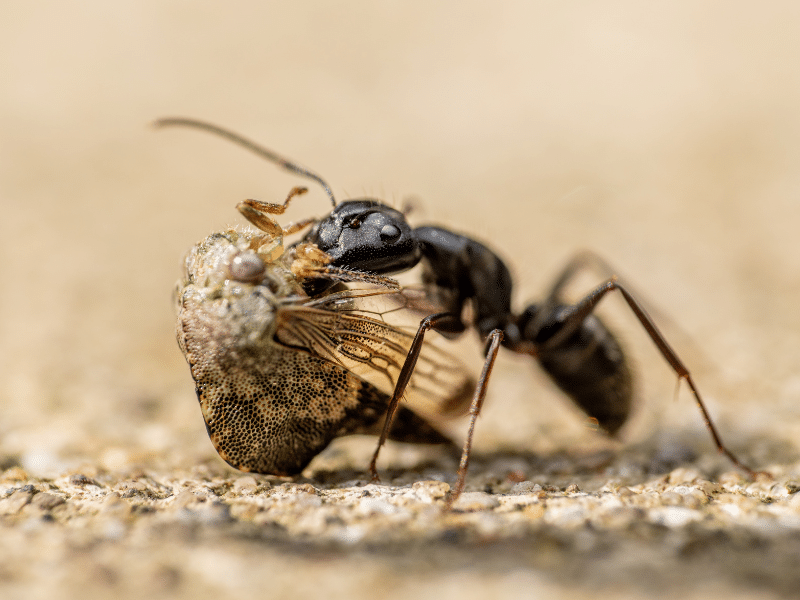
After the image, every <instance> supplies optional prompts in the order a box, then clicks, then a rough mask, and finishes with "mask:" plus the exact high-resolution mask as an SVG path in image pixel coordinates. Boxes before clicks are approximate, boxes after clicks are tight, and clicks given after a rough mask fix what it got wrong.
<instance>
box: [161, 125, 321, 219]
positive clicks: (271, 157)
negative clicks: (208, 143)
mask: <svg viewBox="0 0 800 600" xmlns="http://www.w3.org/2000/svg"><path fill="white" fill-rule="evenodd" d="M153 126H154V127H174V126H177V127H191V128H194V129H200V130H201V131H206V132H208V133H213V134H214V135H218V136H219V137H221V138H225V139H226V140H228V141H229V142H233V143H234V144H237V145H238V146H241V147H242V148H246V149H247V150H250V152H253V153H254V154H257V155H258V156H260V157H261V158H266V159H267V160H268V161H270V162H273V163H275V164H276V165H278V166H279V167H281V168H283V169H286V170H287V171H290V172H292V173H296V174H297V175H302V176H303V177H307V178H308V179H312V180H314V181H316V182H317V183H318V184H320V185H321V186H322V187H323V189H324V190H325V192H326V193H327V194H328V197H329V198H330V199H331V203H332V204H333V206H334V207H335V206H336V198H334V197H333V192H332V191H331V188H330V186H329V185H328V184H327V183H326V182H325V180H324V179H323V178H322V177H320V176H319V175H317V174H316V173H314V171H310V170H309V169H306V168H305V167H301V166H300V165H298V164H297V163H294V162H292V161H290V160H288V159H286V158H284V157H282V156H281V155H280V154H276V153H275V152H273V151H272V150H268V149H267V148H264V147H263V146H260V145H258V144H256V143H255V142H253V141H251V140H248V139H247V138H246V137H243V136H241V135H239V134H238V133H234V132H233V131H229V130H228V129H223V128H222V127H219V126H217V125H213V124H211V123H207V122H205V121H199V120H197V119H188V118H185V117H167V118H164V119H158V120H157V121H154V122H153Z"/></svg>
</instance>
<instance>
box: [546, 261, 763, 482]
mask: <svg viewBox="0 0 800 600" xmlns="http://www.w3.org/2000/svg"><path fill="white" fill-rule="evenodd" d="M614 290H617V291H619V293H620V294H622V297H623V298H624V299H625V302H627V304H628V306H629V307H630V309H631V310H632V311H633V314H634V315H636V318H637V319H639V323H641V325H642V327H644V330H645V331H646V332H647V335H649V336H650V339H651V340H652V341H653V343H654V344H655V346H656V348H658V350H659V352H661V356H663V357H664V360H666V361H667V363H668V364H669V365H670V367H672V370H673V371H675V374H676V375H677V376H678V378H679V379H682V380H684V381H686V383H687V385H688V386H689V389H690V390H691V392H692V395H693V396H694V399H695V403H696V404H697V407H698V408H699V409H700V413H701V414H702V415H703V421H704V422H705V424H706V428H707V429H708V431H709V433H710V434H711V437H712V438H713V440H714V443H715V444H716V446H717V450H719V452H720V453H722V454H724V455H725V456H727V457H728V459H729V460H730V461H731V462H732V463H733V464H734V465H736V466H737V467H739V468H740V469H742V470H743V471H745V472H746V473H747V474H748V475H750V476H751V477H755V476H756V475H757V473H756V472H755V471H753V470H752V469H751V468H750V467H748V466H746V465H745V464H744V463H742V462H741V461H740V460H739V459H738V458H737V457H736V456H735V455H734V454H733V453H732V452H731V451H730V450H728V448H727V447H726V446H725V444H724V443H723V442H722V439H721V438H720V435H719V432H718V431H717V428H716V426H715V425H714V423H713V421H712V420H711V415H710V414H709V412H708V409H707V408H706V405H705V403H704V402H703V399H702V398H701V396H700V391H699V390H698V389H697V386H696V385H695V383H694V379H693V378H692V375H691V373H690V372H689V369H688V368H687V367H686V365H684V364H683V361H682V360H681V359H680V358H679V357H678V355H677V353H676V352H675V351H674V350H673V349H672V347H671V346H670V345H669V343H668V342H667V340H666V338H665V337H664V335H663V334H662V333H661V331H660V330H659V329H658V327H657V326H656V324H655V323H654V322H653V320H652V319H651V318H650V316H649V315H648V314H647V312H646V311H645V310H644V308H643V307H642V306H641V304H639V302H638V301H637V300H636V298H635V297H634V296H633V295H632V294H631V293H630V292H629V291H628V290H627V289H625V287H623V286H622V285H620V284H619V282H618V281H617V280H616V278H614V277H612V278H611V279H609V280H607V281H606V282H604V283H602V284H601V285H599V286H598V287H597V288H595V289H594V290H593V291H592V292H590V293H589V294H588V295H587V296H586V297H585V298H583V299H582V300H581V301H580V302H578V303H577V304H576V305H575V307H574V308H575V310H574V311H573V313H572V314H571V315H570V316H569V317H568V319H569V321H570V322H571V323H576V322H581V321H583V320H584V319H586V317H587V316H588V315H589V314H590V313H591V312H592V311H593V310H594V308H595V307H596V306H597V304H598V302H600V300H602V299H603V297H605V295H606V294H607V293H608V292H612V291H614ZM566 325H567V326H565V327H564V331H570V330H572V329H573V327H570V326H569V323H567V324H566ZM561 337H562V336H561V335H559V334H556V335H555V336H554V337H553V338H552V339H551V340H549V341H548V345H549V344H551V343H552V344H557V343H559V342H560V341H562V340H561V339H557V338H561Z"/></svg>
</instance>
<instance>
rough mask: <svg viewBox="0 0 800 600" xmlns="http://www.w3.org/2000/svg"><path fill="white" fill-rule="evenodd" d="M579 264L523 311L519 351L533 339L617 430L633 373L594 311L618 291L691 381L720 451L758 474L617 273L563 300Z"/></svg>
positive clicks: (552, 371)
mask: <svg viewBox="0 0 800 600" xmlns="http://www.w3.org/2000/svg"><path fill="white" fill-rule="evenodd" d="M573 264H577V263H573ZM573 264H571V265H570V267H568V268H567V270H566V271H565V275H562V277H560V278H559V279H558V281H557V283H556V285H555V286H554V288H553V292H552V293H551V295H550V298H548V301H547V302H545V304H544V305H542V306H536V305H532V306H530V307H528V308H527V309H526V310H525V311H524V312H523V314H522V315H520V317H519V320H518V322H517V327H518V328H519V331H520V336H521V338H522V340H523V342H521V349H520V350H518V351H525V350H524V348H529V346H525V344H530V345H531V346H532V348H533V352H531V353H532V354H535V355H536V356H537V357H538V358H539V361H540V362H541V364H542V367H543V368H544V370H545V371H546V372H547V373H548V375H550V376H551V378H552V379H553V380H554V381H555V383H556V384H557V385H558V386H559V387H560V388H561V389H562V390H563V391H564V392H565V393H567V395H569V396H570V397H571V398H572V399H573V400H574V401H575V402H576V404H578V406H580V407H581V408H582V409H583V410H584V411H586V413H587V414H589V416H590V417H593V418H595V419H596V420H597V421H598V424H599V425H600V426H601V427H602V428H603V429H605V430H606V431H607V432H608V433H611V434H614V433H616V432H617V431H618V430H619V428H620V427H621V426H622V425H623V424H624V422H625V420H626V419H627V417H628V414H629V412H630V404H631V397H632V386H631V379H632V378H631V374H630V370H629V367H628V365H627V361H626V360H625V357H624V355H623V353H622V349H621V347H620V346H619V343H618V342H617V340H616V338H615V337H614V335H613V334H612V333H611V332H610V331H609V330H608V329H607V328H606V327H605V325H603V324H602V322H601V321H600V320H599V319H598V318H597V317H595V316H594V315H593V312H594V309H595V308H596V306H597V304H598V303H599V302H600V300H602V299H603V298H604V297H605V296H606V294H608V293H609V292H612V291H615V290H616V291H618V292H619V293H620V294H622V297H623V298H624V299H625V302H626V303H627V304H628V307H629V308H630V309H631V310H632V311H633V313H634V315H636V318H637V319H638V320H639V323H640V324H641V325H642V327H643V328H644V329H645V331H646V332H647V334H648V335H649V336H650V339H651V340H652V341H653V343H654V344H655V346H656V348H658V350H659V352H660V353H661V355H662V356H663V357H664V360H666V361H667V363H668V364H669V365H670V367H671V368H672V370H673V371H675V374H676V375H677V376H678V377H679V379H681V380H684V381H686V383H687V385H688V386H689V389H690V390H691V392H692V395H693V396H694V399H695V403H696V404H697V407H698V408H699V410H700V412H701V414H702V416H703V421H704V422H705V424H706V427H707V429H708V431H709V433H710V434H711V437H712V438H713V440H714V443H715V444H716V446H717V449H718V450H719V452H720V453H722V454H724V455H725V456H727V457H728V459H729V460H730V461H731V462H732V463H733V464H734V465H736V466H737V467H739V468H740V469H742V470H743V471H745V472H747V473H748V474H749V475H750V476H751V477H755V476H756V474H757V473H756V472H755V471H753V470H752V469H750V468H749V467H748V466H746V465H745V464H744V463H742V462H741V461H740V460H739V459H738V458H737V457H736V456H735V455H734V454H733V453H732V452H731V451H730V450H728V448H727V447H726V446H725V444H724V443H723V442H722V439H721V438H720V435H719V432H718V431H717V428H716V426H715V425H714V423H713V421H712V420H711V415H710V414H709V412H708V409H707V408H706V406H705V403H704V402H703V400H702V397H701V396H700V391H699V390H698V388H697V386H696V385H695V382H694V379H693V378H692V375H691V373H690V372H689V369H688V368H687V367H686V365H685V364H684V363H683V361H682V360H681V359H680V357H678V355H677V353H676V352H675V351H674V350H673V349H672V347H671V346H670V345H669V343H668V342H667V340H666V338H665V337H664V335H663V334H662V333H661V331H660V330H659V329H658V327H657V326H656V325H655V323H654V322H653V320H652V319H651V318H650V316H649V315H648V314H647V312H646V311H645V310H644V308H643V307H642V306H641V304H640V303H639V302H638V301H637V300H636V298H635V297H634V296H633V295H632V294H631V293H630V292H629V291H628V290H627V289H626V288H625V287H624V286H622V285H621V284H620V283H619V282H618V281H617V279H616V278H615V277H612V278H610V279H608V280H607V281H606V282H604V283H603V284H601V285H600V286H598V287H597V288H595V289H594V290H593V291H592V292H590V293H589V294H588V295H587V296H586V297H585V298H583V299H582V300H581V301H580V302H578V303H577V304H575V305H564V304H559V303H557V301H556V298H557V297H558V294H559V292H560V289H561V287H562V286H563V284H564V283H565V282H566V280H567V279H568V278H569V277H570V276H571V274H572V273H573V272H574V270H575V268H574V266H573Z"/></svg>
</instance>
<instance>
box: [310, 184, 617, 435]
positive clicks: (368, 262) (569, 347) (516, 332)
mask: <svg viewBox="0 0 800 600" xmlns="http://www.w3.org/2000/svg"><path fill="white" fill-rule="evenodd" d="M303 241H304V242H310V243H313V244H316V245H317V246H318V247H319V248H320V249H321V250H323V251H324V252H325V253H326V254H328V255H329V256H330V257H331V258H332V259H333V262H332V263H331V264H332V266H335V267H347V268H349V269H357V270H362V271H368V272H371V273H376V274H380V275H392V274H395V273H400V272H402V271H406V270H408V269H410V268H412V267H414V266H415V265H416V264H417V263H419V262H422V265H423V272H422V279H423V284H424V285H425V286H426V290H427V292H428V294H429V295H430V296H432V297H433V298H435V299H436V300H437V303H438V304H439V305H441V306H442V307H443V310H444V311H445V312H446V313H447V314H448V315H449V318H443V319H441V320H440V321H439V323H437V325H436V326H435V327H433V328H434V329H435V330H437V331H440V332H442V333H445V334H458V333H461V332H463V331H465V330H466V329H467V328H468V327H470V326H473V327H474V328H475V329H476V330H477V332H478V334H479V335H480V336H481V337H483V338H487V337H488V336H489V335H490V334H491V333H492V332H493V331H497V330H499V331H500V332H502V335H503V341H502V345H503V346H504V347H506V348H509V349H510V350H513V351H515V352H523V353H527V354H531V355H533V356H536V357H537V358H538V360H539V363H540V364H541V366H542V368H543V369H544V370H545V372H547V374H548V375H550V377H551V378H552V379H553V381H554V382H555V383H556V384H557V385H558V386H559V387H560V388H561V389H562V390H563V391H564V392H565V393H566V394H567V395H568V396H569V397H570V398H571V399H572V400H573V401H574V402H575V403H576V404H577V405H578V406H579V407H580V408H581V409H583V411H584V412H586V414H588V415H589V416H590V417H591V418H593V419H595V420H596V421H597V423H598V424H599V426H600V427H601V428H603V429H604V430H605V431H607V432H608V433H610V434H614V433H616V432H617V431H618V430H619V429H620V427H621V426H622V425H623V424H624V423H625V420H626V419H627V417H628V414H629V413H630V407H631V398H632V386H631V373H630V370H629V368H628V363H627V362H626V360H625V356H624V354H623V352H622V350H621V348H620V345H619V343H618V342H617V340H616V338H615V337H614V335H613V334H612V333H611V332H610V331H609V330H608V329H607V328H606V327H605V326H604V325H603V323H602V322H601V321H600V320H599V319H598V318H597V317H595V316H594V315H592V314H583V313H581V312H579V311H577V310H576V308H575V307H573V306H570V305H566V304H563V303H562V302H560V301H558V299H557V297H556V296H554V295H551V298H549V299H548V300H547V301H546V302H544V303H543V304H539V305H535V304H534V305H531V306H529V307H528V308H526V309H525V310H524V311H523V312H522V313H520V314H519V315H516V314H514V312H513V311H512V307H511V292H512V279H511V273H510V272H509V270H508V268H507V267H506V265H505V264H504V263H503V261H502V260H501V259H500V258H499V257H498V256H497V255H496V254H495V253H494V252H492V251H491V250H490V249H489V248H487V247H486V246H485V245H484V244H481V243H480V242H477V241H475V240H473V239H471V238H469V237H467V236H464V235H461V234H458V233H454V232H452V231H448V230H447V229H443V228H441V227H433V226H426V227H417V228H412V227H411V226H410V225H409V224H408V222H407V221H406V219H405V216H404V215H403V214H402V213H401V212H399V211H397V210H395V209H393V208H391V207H389V206H386V205H385V204H381V203H380V202H377V201H375V200H363V199H362V200H348V201H345V202H341V203H340V204H338V205H337V206H336V207H335V208H334V209H333V211H331V213H330V214H329V215H327V216H326V217H324V218H323V219H321V220H320V221H318V222H317V223H316V224H315V225H314V226H313V227H312V229H311V230H310V231H309V232H308V234H307V235H306V236H305V238H304V240H303ZM326 285H332V282H327V281H326V280H312V281H310V282H309V283H308V285H307V287H308V288H309V291H311V292H312V293H319V292H321V291H322V290H324V288H325V287H326ZM555 291H556V292H557V291H558V290H555ZM467 303H471V308H472V314H473V321H474V322H473V323H466V322H465V321H464V319H463V315H464V314H465V307H466V304H467Z"/></svg>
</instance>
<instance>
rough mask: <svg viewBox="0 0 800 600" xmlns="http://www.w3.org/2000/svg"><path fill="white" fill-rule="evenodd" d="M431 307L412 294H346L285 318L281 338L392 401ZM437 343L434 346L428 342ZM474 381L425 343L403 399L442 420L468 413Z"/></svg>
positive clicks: (290, 311)
mask: <svg viewBox="0 0 800 600" xmlns="http://www.w3.org/2000/svg"><path fill="white" fill-rule="evenodd" d="M427 312H432V311H430V307H429V306H428V305H427V304H426V300H425V299H424V297H423V296H422V295H420V294H415V293H414V292H413V291H402V292H389V293H387V292H385V291H383V290H347V291H346V292H341V293H339V294H333V295H331V296H329V297H326V298H325V299H323V300H321V301H317V302H311V303H309V304H306V305H293V306H287V307H285V308H284V309H282V310H279V311H278V327H277V333H276V338H277V340H278V341H279V342H280V343H283V344H285V345H287V346H290V347H299V348H305V349H306V350H307V351H309V352H310V353H311V354H313V355H316V356H320V357H322V358H325V359H326V360H329V361H331V362H333V363H335V364H338V365H341V366H342V367H343V368H345V369H346V370H347V371H349V372H351V373H353V374H354V375H357V376H358V377H360V378H361V379H363V380H365V381H367V382H368V383H370V384H372V385H374V386H375V387H376V388H378V389H379V390H381V391H383V392H385V393H387V394H389V395H391V394H392V393H393V392H394V388H395V384H396V383H397V378H398V375H399V373H400V369H401V368H402V366H403V363H404V362H405V360H406V357H407V355H408V350H409V348H410V346H411V342H412V341H413V339H414V335H415V333H416V330H417V327H418V326H419V319H420V317H419V314H420V313H427ZM429 340H430V341H429ZM473 390H474V381H473V379H472V377H471V376H470V375H469V373H468V371H467V370H466V369H465V367H464V365H463V363H461V362H460V361H459V360H458V359H457V358H455V357H454V356H453V355H452V354H450V353H449V352H447V351H446V350H444V349H443V348H441V347H440V346H439V345H438V343H437V342H436V341H435V340H434V339H430V336H429V338H426V342H425V345H424V346H423V348H422V352H421V353H420V355H419V358H418V360H417V364H416V366H415V369H414V373H413V375H412V377H411V381H410V382H409V386H408V387H407V388H406V392H405V395H404V400H405V402H406V403H407V406H408V407H409V408H411V409H412V410H413V411H414V412H417V413H419V414H420V415H422V416H424V417H426V418H429V419H432V420H442V419H444V418H451V417H455V416H460V415H462V414H464V412H465V411H466V409H467V408H468V406H469V403H470V400H471V396H472V392H473Z"/></svg>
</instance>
